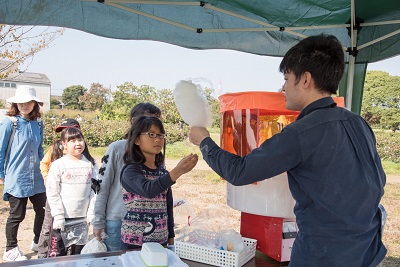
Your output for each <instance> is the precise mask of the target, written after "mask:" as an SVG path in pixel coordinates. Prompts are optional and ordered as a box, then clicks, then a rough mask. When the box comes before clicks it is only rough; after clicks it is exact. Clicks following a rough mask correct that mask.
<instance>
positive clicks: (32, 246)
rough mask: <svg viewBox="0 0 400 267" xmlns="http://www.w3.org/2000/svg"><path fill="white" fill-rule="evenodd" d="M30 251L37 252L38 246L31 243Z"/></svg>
mask: <svg viewBox="0 0 400 267" xmlns="http://www.w3.org/2000/svg"><path fill="white" fill-rule="evenodd" d="M31 250H32V251H35V252H38V251H39V245H38V244H37V243H35V242H34V241H32V245H31Z"/></svg>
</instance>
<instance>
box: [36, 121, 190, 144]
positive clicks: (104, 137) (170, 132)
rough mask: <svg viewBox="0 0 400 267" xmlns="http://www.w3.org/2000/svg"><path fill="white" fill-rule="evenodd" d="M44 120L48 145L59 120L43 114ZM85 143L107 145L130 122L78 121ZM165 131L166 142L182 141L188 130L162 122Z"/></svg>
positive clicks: (185, 127)
mask: <svg viewBox="0 0 400 267" xmlns="http://www.w3.org/2000/svg"><path fill="white" fill-rule="evenodd" d="M43 122H44V125H45V127H44V145H45V146H49V145H50V144H52V143H53V141H54V140H56V139H57V138H59V137H60V134H56V133H55V132H54V128H55V127H56V126H58V125H60V123H61V120H59V119H50V118H49V117H47V116H45V117H44V118H43ZM80 124H81V129H82V132H83V135H84V136H85V141H86V143H87V144H88V145H89V146H91V147H107V146H108V145H109V144H111V143H112V142H114V141H118V140H121V139H123V138H124V136H125V134H126V132H127V131H128V130H129V127H130V124H129V122H127V121H120V120H97V121H96V120H86V121H83V122H81V123H80ZM164 127H165V131H166V133H167V143H168V144H172V143H175V142H179V141H183V140H184V139H185V138H186V134H187V132H188V130H189V127H188V126H185V125H183V126H182V127H180V126H179V125H178V124H167V123H165V124H164Z"/></svg>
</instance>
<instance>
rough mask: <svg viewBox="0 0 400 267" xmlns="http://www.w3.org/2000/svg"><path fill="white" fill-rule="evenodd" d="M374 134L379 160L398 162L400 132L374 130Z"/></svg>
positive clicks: (399, 158)
mask: <svg viewBox="0 0 400 267" xmlns="http://www.w3.org/2000/svg"><path fill="white" fill-rule="evenodd" d="M375 136H376V146H377V149H378V152H379V155H380V157H381V160H387V161H392V162H395V163H400V134H399V133H392V132H382V131H376V132H375Z"/></svg>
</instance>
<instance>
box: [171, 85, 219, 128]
mask: <svg viewBox="0 0 400 267" xmlns="http://www.w3.org/2000/svg"><path fill="white" fill-rule="evenodd" d="M173 95H174V100H175V104H176V106H177V108H178V111H179V113H180V114H181V116H182V119H183V120H184V121H185V122H186V123H187V124H189V125H190V126H202V127H210V126H211V122H212V120H211V109H210V106H209V105H208V101H207V99H206V97H205V95H204V93H203V90H202V88H201V86H200V85H196V84H194V83H193V82H192V81H190V80H189V81H184V80H181V81H179V82H177V83H176V85H175V90H174V92H173Z"/></svg>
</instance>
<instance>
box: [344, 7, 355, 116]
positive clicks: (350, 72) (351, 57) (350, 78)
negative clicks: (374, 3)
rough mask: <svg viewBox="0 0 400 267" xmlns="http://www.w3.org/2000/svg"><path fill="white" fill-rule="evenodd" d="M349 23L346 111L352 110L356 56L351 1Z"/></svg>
mask: <svg viewBox="0 0 400 267" xmlns="http://www.w3.org/2000/svg"><path fill="white" fill-rule="evenodd" d="M350 12H351V14H350V15H351V22H350V24H351V25H350V29H351V30H350V38H351V40H350V41H351V44H350V45H351V47H349V49H348V51H347V52H348V53H349V69H348V76H347V90H346V99H345V102H346V108H347V109H348V110H352V101H353V85H354V65H355V62H356V56H357V30H356V29H355V20H356V14H355V3H354V0H351V11H350Z"/></svg>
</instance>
